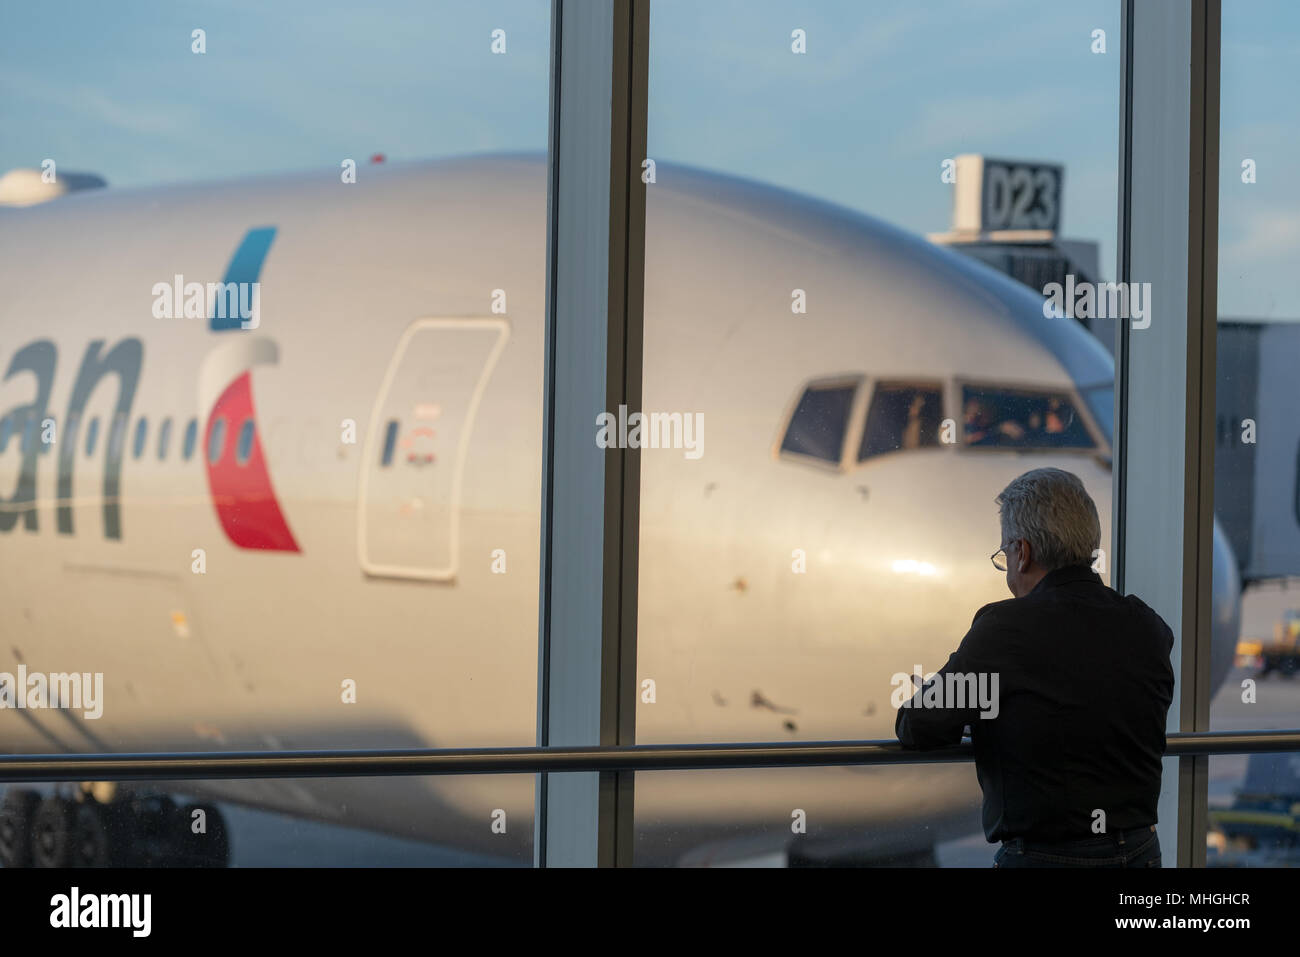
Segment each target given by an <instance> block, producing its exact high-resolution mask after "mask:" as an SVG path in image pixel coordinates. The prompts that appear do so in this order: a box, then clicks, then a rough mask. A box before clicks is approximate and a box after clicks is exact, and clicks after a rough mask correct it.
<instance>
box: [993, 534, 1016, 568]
mask: <svg viewBox="0 0 1300 957" xmlns="http://www.w3.org/2000/svg"><path fill="white" fill-rule="evenodd" d="M1014 544H1016V543H1015V542H1014V541H1012V542H1007V544H1005V545H1003V546H1002V547H1001V548H999V549H998V550H997V551H996V552H994V553H993V554H992V555H990V556H989V561H991V562H992V563H993V567H994V568H996V569H997V570H998V571H1000V572H1004V571H1006V570H1007V549H1008V548H1010V547H1011V546H1012V545H1014Z"/></svg>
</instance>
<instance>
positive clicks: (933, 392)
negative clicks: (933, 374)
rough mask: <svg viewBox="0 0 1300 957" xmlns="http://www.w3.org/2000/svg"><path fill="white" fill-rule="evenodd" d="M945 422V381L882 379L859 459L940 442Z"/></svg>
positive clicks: (863, 438) (859, 452) (872, 407)
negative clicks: (931, 382)
mask: <svg viewBox="0 0 1300 957" xmlns="http://www.w3.org/2000/svg"><path fill="white" fill-rule="evenodd" d="M942 424H943V387H942V386H941V385H939V384H937V383H935V384H933V385H916V384H915V383H911V384H902V383H893V382H881V383H878V384H877V385H876V390H875V393H874V394H873V395H872V397H871V408H870V409H869V410H868V411H867V425H866V428H864V429H863V430H862V443H861V445H860V446H859V447H858V461H859V462H865V461H866V460H867V459H869V458H872V457H873V456H876V455H884V454H885V453H886V452H898V451H901V450H907V449H925V448H931V447H933V446H937V445H938V444H939V427H940V426H941V425H942Z"/></svg>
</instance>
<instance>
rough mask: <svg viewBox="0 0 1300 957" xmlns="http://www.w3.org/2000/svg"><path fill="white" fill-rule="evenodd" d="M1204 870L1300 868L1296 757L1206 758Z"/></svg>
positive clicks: (1298, 763) (1299, 781) (1299, 756)
mask: <svg viewBox="0 0 1300 957" xmlns="http://www.w3.org/2000/svg"><path fill="white" fill-rule="evenodd" d="M1208 778H1209V785H1208V786H1209V813H1208V815H1207V818H1208V821H1207V824H1206V854H1205V862H1206V864H1207V866H1209V867H1295V866H1296V865H1297V864H1300V752H1294V751H1293V752H1290V753H1281V754H1223V755H1217V754H1216V755H1212V756H1211V757H1210V768H1209V774H1208Z"/></svg>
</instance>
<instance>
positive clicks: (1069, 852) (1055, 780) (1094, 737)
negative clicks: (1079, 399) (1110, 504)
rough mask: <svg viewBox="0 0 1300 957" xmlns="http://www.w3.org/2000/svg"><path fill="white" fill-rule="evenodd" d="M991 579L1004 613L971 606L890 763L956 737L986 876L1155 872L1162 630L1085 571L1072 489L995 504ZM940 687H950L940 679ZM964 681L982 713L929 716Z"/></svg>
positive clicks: (1163, 698)
mask: <svg viewBox="0 0 1300 957" xmlns="http://www.w3.org/2000/svg"><path fill="white" fill-rule="evenodd" d="M996 501H997V505H998V508H999V513H1000V516H1001V521H1002V544H1001V546H1000V547H999V548H998V550H997V551H996V552H994V553H993V556H992V558H993V564H994V566H995V567H996V568H997V569H998V570H999V571H1004V572H1006V576H1007V587H1008V588H1009V589H1010V590H1011V594H1012V595H1014V596H1015V597H1014V598H1011V599H1008V600H1006V601H999V602H994V603H993V604H991V605H985V606H984V607H983V608H981V609H980V610H979V611H977V612H976V613H975V620H974V621H973V622H972V623H971V627H970V631H968V632H967V633H966V637H965V638H963V639H962V642H961V645H960V646H959V647H958V648H957V650H956V651H955V652H953V654H952V656H951V657H950V658H949V659H948V663H947V664H946V665H944V667H943V668H942V669H941V670H940V671H939V673H938V674H937V675H936V676H935V677H934V679H933V680H932V681H930V682H928V683H926V685H925V686H924V687H923V688H921V689H919V690H918V691H917V692H916V694H915V695H914V696H913V697H912V699H911V700H909V701H906V702H903V706H902V707H900V708H899V709H898V718H897V720H896V721H895V724H894V729H895V732H896V733H897V734H898V739H899V741H900V742H902V744H903V746H904V747H905V748H941V747H948V746H951V745H955V744H957V743H959V742H960V741H961V736H962V729H963V728H965V727H966V726H967V725H969V726H970V729H971V738H972V740H973V742H974V745H975V769H976V774H977V775H978V777H979V782H980V788H981V789H982V790H983V792H984V836H985V837H986V838H987V839H988V840H989V842H990V843H994V842H997V841H1001V842H1002V847H1001V848H1000V849H999V850H998V852H997V855H996V857H995V858H994V867H1159V866H1160V843H1159V840H1158V839H1157V837H1156V833H1155V825H1156V803H1157V800H1158V798H1159V796H1160V771H1161V761H1160V759H1161V757H1162V755H1163V754H1164V747H1165V717H1166V715H1167V713H1168V711H1169V705H1170V703H1171V702H1172V701H1173V691H1174V672H1173V668H1172V666H1171V665H1170V661H1169V654H1170V651H1171V650H1172V648H1173V642H1174V636H1173V632H1171V631H1170V630H1169V626H1168V625H1166V624H1165V622H1164V621H1163V620H1162V619H1161V618H1160V616H1159V615H1157V614H1156V613H1155V612H1154V611H1152V610H1151V609H1150V608H1149V607H1147V605H1146V604H1144V603H1143V602H1142V601H1141V599H1139V598H1136V597H1134V596H1132V595H1127V596H1126V595H1120V594H1118V593H1117V592H1115V591H1113V590H1112V589H1110V588H1108V587H1107V586H1106V585H1104V584H1103V583H1102V581H1101V578H1100V577H1099V576H1098V575H1097V573H1096V572H1094V571H1093V570H1092V567H1091V566H1092V562H1093V560H1094V558H1095V556H1096V554H1097V549H1098V548H1099V546H1100V544H1101V524H1100V522H1099V521H1098V519H1097V507H1096V505H1095V504H1093V501H1092V499H1091V497H1089V495H1088V492H1087V490H1086V489H1085V488H1084V487H1083V483H1082V482H1080V481H1079V479H1078V477H1077V476H1075V475H1072V474H1071V473H1069V472H1066V471H1063V470H1061V469H1051V468H1045V469H1034V470H1033V471H1032V472H1026V473H1025V474H1024V475H1021V476H1020V477H1019V478H1017V479H1015V480H1014V481H1013V482H1012V483H1011V484H1010V485H1008V486H1007V487H1006V488H1005V489H1003V490H1002V493H1001V494H1000V495H998V497H997V500H996ZM950 675H951V676H955V677H956V678H957V681H956V682H954V681H953V680H952V679H950V678H949V676H950ZM971 676H974V678H976V679H978V680H977V683H978V684H979V685H980V686H981V687H983V686H985V685H986V683H987V685H989V686H991V687H993V688H995V689H997V697H998V700H997V702H995V703H994V704H993V706H992V707H984V708H980V707H979V704H980V703H979V702H975V703H974V706H972V702H971V701H969V700H965V699H964V698H963V699H962V700H956V701H947V702H945V701H943V700H942V697H943V696H942V694H941V693H940V692H941V689H942V688H943V687H944V686H945V682H946V683H947V685H948V686H951V685H953V684H954V683H960V680H962V679H966V680H968V681H969V680H970V678H971Z"/></svg>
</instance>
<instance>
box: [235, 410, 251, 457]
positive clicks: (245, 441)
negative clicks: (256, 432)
mask: <svg viewBox="0 0 1300 957" xmlns="http://www.w3.org/2000/svg"><path fill="white" fill-rule="evenodd" d="M252 454H253V420H252V419H245V420H244V424H243V425H241V426H240V427H239V445H238V446H237V448H236V449H235V461H236V463H238V464H239V465H244V464H245V463H247V462H248V457H249V456H250V455H252Z"/></svg>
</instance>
